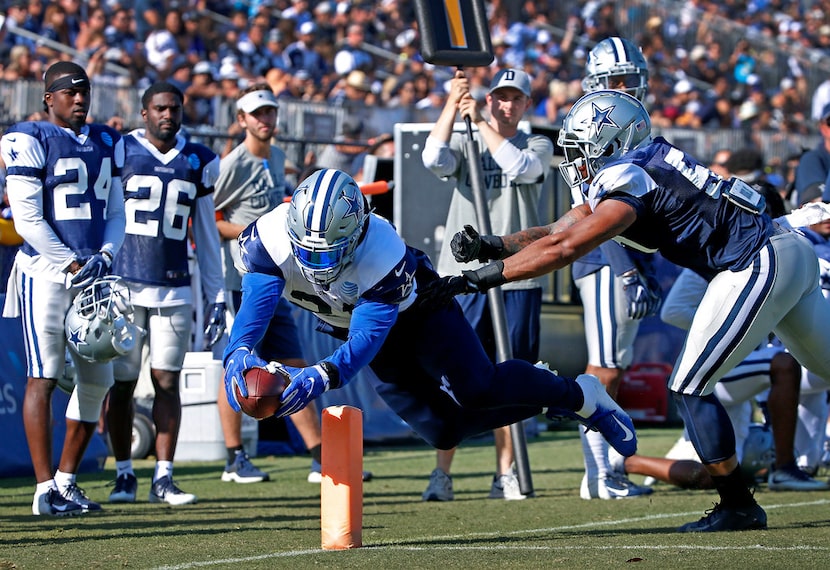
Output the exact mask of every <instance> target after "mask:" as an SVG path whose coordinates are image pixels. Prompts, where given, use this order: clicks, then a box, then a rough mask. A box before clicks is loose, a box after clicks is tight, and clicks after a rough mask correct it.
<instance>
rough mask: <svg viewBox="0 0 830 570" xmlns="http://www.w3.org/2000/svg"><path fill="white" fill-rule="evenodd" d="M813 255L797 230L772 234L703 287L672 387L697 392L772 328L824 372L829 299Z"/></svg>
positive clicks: (828, 355)
mask: <svg viewBox="0 0 830 570" xmlns="http://www.w3.org/2000/svg"><path fill="white" fill-rule="evenodd" d="M818 269H819V268H818V260H817V258H816V254H815V252H814V251H813V248H812V246H811V245H810V243H809V242H808V241H807V240H806V239H805V238H804V237H803V236H801V235H800V234H798V233H795V232H788V233H784V234H778V235H774V236H773V237H771V238H770V243H769V245H768V246H766V247H764V248H762V249H761V250H760V251H759V252H758V253H757V254H756V257H755V259H754V260H753V262H752V264H750V266H749V267H747V268H746V269H744V270H743V271H738V272H733V271H724V272H721V273H719V274H718V275H716V276H715V278H714V279H712V281H711V282H710V283H709V286H708V287H707V288H706V294H705V295H704V297H703V299H702V300H701V301H700V305H699V306H698V308H697V311H696V312H695V316H694V319H693V321H692V325H691V328H690V329H689V333H688V336H687V337H686V342H685V344H684V345H683V350H682V351H681V353H680V356H679V357H678V359H677V364H676V365H675V367H674V371H673V373H672V378H671V380H670V382H669V386H670V388H671V390H672V391H674V392H677V393H681V394H688V395H697V396H703V395H707V394H711V393H712V392H713V391H714V389H715V385H716V383H717V382H718V381H719V380H720V379H721V378H722V377H723V376H724V375H725V374H726V373H727V372H729V371H730V370H732V368H734V367H735V366H737V365H738V364H739V363H740V362H741V361H742V360H743V359H744V358H746V357H747V355H749V354H750V353H751V352H752V350H753V349H754V348H755V347H757V346H758V345H759V344H761V342H762V341H764V340H765V339H766V338H767V335H769V333H770V331H773V332H774V333H775V334H776V335H777V336H778V338H779V339H780V340H781V341H782V342H783V343H784V346H786V347H787V349H788V350H789V351H790V353H791V354H792V355H793V356H794V357H795V358H796V360H798V361H799V363H800V364H801V365H803V366H806V367H807V368H809V369H810V370H811V371H813V372H815V373H816V374H818V375H819V376H821V377H823V378H830V304H828V302H827V301H826V300H825V299H824V297H823V296H822V294H821V290H820V289H819V279H818Z"/></svg>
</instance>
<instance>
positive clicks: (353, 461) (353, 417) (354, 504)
mask: <svg viewBox="0 0 830 570" xmlns="http://www.w3.org/2000/svg"><path fill="white" fill-rule="evenodd" d="M322 436H323V445H322V450H321V451H322V461H321V463H322V467H323V469H322V475H323V481H322V483H321V484H320V528H321V531H322V546H323V549H324V550H343V549H346V548H359V547H361V546H363V412H361V411H360V410H359V409H358V408H354V407H352V406H329V407H328V408H326V409H324V410H323V419H322Z"/></svg>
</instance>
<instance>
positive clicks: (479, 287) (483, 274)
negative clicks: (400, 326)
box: [417, 261, 504, 308]
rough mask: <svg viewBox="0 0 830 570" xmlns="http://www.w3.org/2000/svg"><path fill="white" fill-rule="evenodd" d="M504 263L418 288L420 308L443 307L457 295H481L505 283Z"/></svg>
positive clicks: (486, 266) (500, 262) (437, 280)
mask: <svg viewBox="0 0 830 570" xmlns="http://www.w3.org/2000/svg"><path fill="white" fill-rule="evenodd" d="M503 270H504V262H503V261H496V262H494V263H491V264H489V265H485V266H484V267H482V268H481V269H477V270H475V271H470V270H467V271H462V272H461V275H453V276H450V277H440V278H438V279H435V280H434V281H430V282H429V283H427V284H426V285H424V287H423V288H418V300H417V303H418V306H419V307H420V308H434V307H443V306H445V305H447V304H449V303H450V301H452V299H453V297H455V296H456V295H466V294H469V293H481V292H483V291H486V290H488V289H491V288H493V287H498V286H499V285H501V284H502V283H504V276H503V275H502V271H503Z"/></svg>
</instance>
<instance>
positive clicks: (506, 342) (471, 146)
mask: <svg viewBox="0 0 830 570" xmlns="http://www.w3.org/2000/svg"><path fill="white" fill-rule="evenodd" d="M464 119H465V121H466V123H467V143H466V147H467V161H468V163H469V170H470V185H471V186H472V190H473V197H474V199H475V207H476V218H477V220H478V228H479V232H480V233H481V234H482V235H489V234H492V233H493V230H492V227H491V226H490V212H489V210H488V208H487V198H486V196H485V194H484V183H483V181H482V178H483V174H482V172H481V157H480V155H479V151H478V144H477V143H476V141H475V139H474V138H473V125H472V122H471V121H470V117H464ZM487 301H488V303H489V305H490V315H491V317H492V319H493V333H494V334H495V337H496V357H497V359H498V361H499V362H504V361H505V360H510V359H511V358H513V349H512V347H511V346H510V336H509V335H508V332H507V315H506V314H505V310H504V298H503V297H502V294H501V287H494V288H493V289H490V290H489V291H487ZM510 439H511V440H512V442H513V456H514V458H515V460H516V475H517V478H518V479H519V490H521V492H522V494H523V495H533V478H532V476H531V474H530V461H529V459H528V456H527V441H526V439H525V430H524V426H523V425H522V422H517V423H514V424H512V425H511V426H510Z"/></svg>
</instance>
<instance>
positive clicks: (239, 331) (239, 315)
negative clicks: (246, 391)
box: [222, 273, 285, 364]
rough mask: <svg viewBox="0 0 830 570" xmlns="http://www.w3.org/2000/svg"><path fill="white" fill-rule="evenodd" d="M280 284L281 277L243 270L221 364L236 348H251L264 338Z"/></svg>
mask: <svg viewBox="0 0 830 570" xmlns="http://www.w3.org/2000/svg"><path fill="white" fill-rule="evenodd" d="M284 287H285V281H283V279H282V278H281V277H276V276H272V275H265V274H263V273H246V274H245V275H244V276H243V277H242V303H241V306H240V307H239V310H238V311H237V312H236V316H235V317H234V321H233V326H232V327H231V333H230V339H229V340H228V346H227V347H226V348H225V354H224V356H223V359H222V360H223V362H224V363H226V364H227V359H228V357H229V356H230V355H231V354H232V353H233V351H234V350H236V349H237V348H242V347H246V348H251V349H254V348H256V347H257V346H258V345H259V343H260V342H261V341H262V339H263V338H265V335H266V333H267V332H268V325H269V323H270V322H271V317H272V316H273V315H274V309H275V308H276V306H277V302H278V301H279V299H280V296H281V295H282V291H283V288H284Z"/></svg>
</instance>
